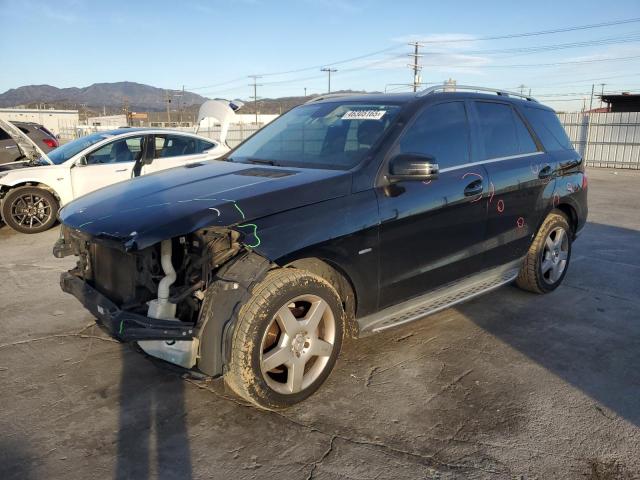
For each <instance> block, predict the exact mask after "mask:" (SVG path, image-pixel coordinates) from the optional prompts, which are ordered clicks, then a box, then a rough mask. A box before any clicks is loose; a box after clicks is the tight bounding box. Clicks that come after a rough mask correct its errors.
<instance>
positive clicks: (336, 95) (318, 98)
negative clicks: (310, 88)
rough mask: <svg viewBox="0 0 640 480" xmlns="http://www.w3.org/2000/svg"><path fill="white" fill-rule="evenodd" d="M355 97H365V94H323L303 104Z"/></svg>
mask: <svg viewBox="0 0 640 480" xmlns="http://www.w3.org/2000/svg"><path fill="white" fill-rule="evenodd" d="M355 95H367V94H366V93H325V94H324V95H320V96H317V97H313V98H312V99H311V100H307V101H306V102H304V104H305V105H306V104H307V103H313V102H319V101H320V100H326V99H327V98H340V97H353V96H355Z"/></svg>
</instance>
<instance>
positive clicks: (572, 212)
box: [552, 202, 578, 236]
mask: <svg viewBox="0 0 640 480" xmlns="http://www.w3.org/2000/svg"><path fill="white" fill-rule="evenodd" d="M555 209H556V210H560V211H561V212H562V213H564V214H565V215H566V216H567V219H568V220H569V226H570V227H571V233H572V234H573V236H575V235H576V231H577V230H578V212H577V211H576V209H575V208H574V207H573V206H572V205H571V204H569V203H566V202H565V203H559V204H558V205H556V207H555ZM552 211H553V210H552Z"/></svg>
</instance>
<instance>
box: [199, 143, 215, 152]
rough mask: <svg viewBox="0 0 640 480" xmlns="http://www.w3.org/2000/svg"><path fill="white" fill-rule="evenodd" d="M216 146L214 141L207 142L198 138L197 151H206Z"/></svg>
mask: <svg viewBox="0 0 640 480" xmlns="http://www.w3.org/2000/svg"><path fill="white" fill-rule="evenodd" d="M215 146H216V144H215V143H212V142H207V141H205V140H198V153H202V152H206V151H207V150H211V149H212V148H214V147H215Z"/></svg>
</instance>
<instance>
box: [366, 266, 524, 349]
mask: <svg viewBox="0 0 640 480" xmlns="http://www.w3.org/2000/svg"><path fill="white" fill-rule="evenodd" d="M521 265H522V259H519V260H515V261H513V262H509V263H507V264H505V265H501V266H499V267H495V268H492V269H489V270H484V271H482V272H479V273H476V274H473V275H470V276H468V277H464V278H462V279H460V280H457V281H455V282H451V283H449V284H447V285H445V286H443V287H439V288H437V289H434V290H431V291H430V292H427V293H425V294H424V295H421V296H420V297H416V298H412V299H411V300H407V301H406V302H403V303H399V304H397V305H392V306H391V307H387V308H385V309H384V310H381V311H379V312H376V313H374V314H371V315H367V316H366V317H362V318H359V319H357V322H358V327H359V336H360V337H365V336H367V335H371V334H372V333H377V332H381V331H382V330H386V329H388V328H393V327H396V326H398V325H403V324H405V323H409V322H412V321H414V320H419V319H421V318H423V317H425V316H427V315H431V314H432V313H436V312H439V311H440V310H444V309H445V308H449V307H451V306H453V305H455V304H457V303H461V302H464V301H466V300H469V299H471V298H474V297H477V296H478V295H482V294H484V293H487V292H490V291H491V290H494V289H496V288H498V287H501V286H503V285H506V284H507V283H510V282H512V281H513V280H515V279H516V277H517V276H518V272H519V271H520V266H521Z"/></svg>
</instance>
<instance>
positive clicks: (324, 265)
mask: <svg viewBox="0 0 640 480" xmlns="http://www.w3.org/2000/svg"><path fill="white" fill-rule="evenodd" d="M484 90H486V89H484ZM478 91H483V89H481V88H478V87H458V89H457V91H456V92H449V91H446V90H444V91H443V87H434V88H430V89H428V90H426V91H423V92H420V93H417V94H415V93H413V94H389V95H360V96H337V97H336V96H327V97H321V98H319V99H316V100H314V101H311V102H309V103H307V104H305V105H302V106H299V107H297V108H294V109H293V110H291V111H289V112H288V113H286V114H285V115H283V116H281V117H280V118H278V119H277V120H275V121H274V122H272V123H270V124H269V125H267V126H266V127H264V128H263V129H262V130H260V131H258V132H257V133H256V134H254V135H253V136H252V137H251V138H250V139H248V140H246V141H245V142H244V143H242V144H241V145H240V146H239V147H237V148H236V149H235V150H233V151H231V152H230V153H229V154H228V155H227V156H226V157H225V158H224V159H225V160H226V161H221V162H210V163H207V164H200V165H197V166H191V167H189V166H187V167H182V168H179V169H175V170H173V171H172V172H171V174H168V173H165V174H158V175H152V176H148V177H141V178H136V179H134V180H133V181H131V182H127V183H121V184H118V185H114V186H112V187H110V188H105V189H102V190H100V191H99V192H95V193H93V194H90V195H86V196H84V197H82V198H80V199H78V200H76V201H74V202H72V203H71V204H69V205H68V206H66V207H65V208H63V209H62V211H61V212H60V218H61V221H62V224H63V227H62V235H63V237H62V238H61V239H60V240H59V242H58V243H57V244H56V246H55V247H54V254H55V255H56V256H58V257H62V256H65V255H70V254H74V255H76V256H78V265H77V267H76V268H75V269H73V270H71V271H69V272H68V273H64V274H63V275H62V277H61V285H62V289H63V290H64V291H65V292H68V293H70V294H72V295H74V296H75V297H77V298H78V300H80V302H81V303H82V304H83V305H84V306H85V307H86V308H87V309H88V310H89V311H90V312H91V313H92V314H93V315H95V316H96V317H97V318H98V322H99V323H100V324H101V325H102V326H103V327H104V328H105V329H106V330H107V331H108V332H109V333H110V334H111V335H113V336H114V337H115V338H117V339H119V340H121V341H124V342H129V341H134V342H138V345H139V346H140V347H141V348H142V349H143V350H145V351H146V352H147V353H149V354H150V355H153V356H156V357H159V358H162V359H164V360H166V361H169V362H172V363H175V364H177V365H180V366H182V367H185V368H188V369H194V370H197V371H199V372H201V373H204V374H206V375H211V376H220V375H224V378H225V381H226V383H227V384H228V385H229V386H230V387H231V388H232V389H233V390H234V391H235V392H237V393H238V394H239V395H240V396H242V397H243V398H245V399H246V400H248V401H250V402H253V403H255V404H256V405H259V406H261V407H264V408H281V407H286V406H289V405H292V404H294V403H296V402H299V401H301V400H303V399H305V398H307V397H308V396H309V395H311V394H312V393H313V392H314V391H315V390H316V389H317V388H318V387H319V386H320V384H322V383H323V382H324V381H325V379H326V378H327V376H328V375H329V372H330V371H331V369H332V368H333V366H334V364H335V362H336V358H337V356H338V352H339V351H340V348H341V345H342V339H343V335H345V334H348V335H353V336H363V335H367V334H371V333H375V332H380V331H383V330H385V329H388V328H391V327H394V326H397V325H401V324H405V323H407V322H410V321H414V320H417V319H420V318H422V317H424V316H425V315H428V314H430V313H433V312H436V311H439V310H441V309H443V308H446V307H449V306H451V305H454V304H456V303H458V302H462V301H464V300H467V299H470V298H472V297H475V296H477V295H480V294H483V293H486V292H489V291H491V290H493V289H495V288H498V287H500V286H501V285H505V284H507V283H511V282H513V281H515V282H516V283H517V284H518V285H519V286H520V287H522V288H524V289H526V290H529V291H532V292H536V293H547V292H551V291H553V290H554V289H556V288H557V287H558V286H559V285H560V284H561V282H562V280H563V278H564V276H565V274H566V272H567V268H568V265H569V261H570V258H571V246H572V242H573V241H574V240H575V238H576V236H577V235H578V233H579V232H580V230H581V229H582V227H583V226H584V224H585V221H586V216H587V177H586V175H585V173H584V163H583V161H582V159H581V157H580V155H579V154H578V153H577V152H576V151H575V150H574V149H573V147H572V145H571V143H570V142H569V139H568V138H567V136H566V134H565V132H564V130H563V128H562V126H561V125H560V123H559V121H558V118H557V116H556V115H555V113H554V112H553V110H551V109H549V108H547V107H545V106H542V105H541V104H539V103H538V102H537V101H535V100H534V99H532V98H527V97H522V96H520V95H518V94H514V93H508V92H503V91H489V92H487V93H478ZM496 93H497V95H496ZM496 301H499V297H497V298H496Z"/></svg>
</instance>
